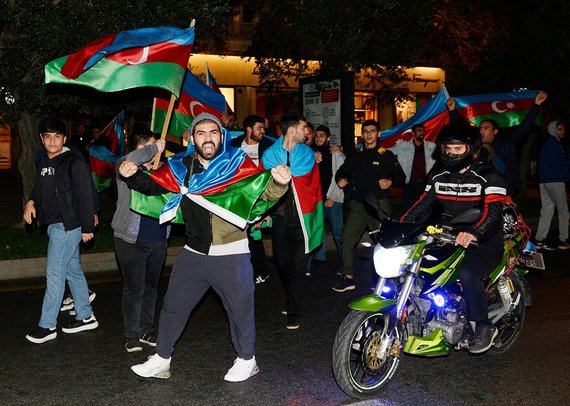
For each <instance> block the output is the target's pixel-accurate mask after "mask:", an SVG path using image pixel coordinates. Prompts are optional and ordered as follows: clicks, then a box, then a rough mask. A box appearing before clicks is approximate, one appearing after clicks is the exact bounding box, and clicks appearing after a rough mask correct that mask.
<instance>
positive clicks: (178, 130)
mask: <svg viewBox="0 0 570 406" xmlns="http://www.w3.org/2000/svg"><path fill="white" fill-rule="evenodd" d="M169 102H170V96H169V95H168V94H164V93H162V92H159V94H158V95H157V97H156V98H155V103H154V109H153V118H154V119H153V127H152V130H153V131H155V132H160V131H161V130H162V127H163V125H164V120H165V118H166V112H167V110H168V104H169ZM225 108H226V99H225V97H224V95H223V94H221V93H218V92H215V91H214V90H212V89H211V88H209V87H208V86H207V85H206V84H205V83H204V82H202V81H201V80H200V79H198V77H196V76H195V75H194V74H192V72H190V71H186V74H185V76H184V81H183V82H182V90H181V92H180V98H179V99H178V100H177V101H176V102H175V103H174V110H173V111H172V118H171V120H170V126H169V127H168V131H167V133H168V134H172V135H176V136H178V137H181V136H182V133H183V132H184V130H186V129H187V128H188V127H190V125H191V124H192V120H193V118H194V117H196V116H197V115H198V114H200V113H210V114H213V115H214V116H216V117H218V118H219V119H220V120H221V118H222V114H223V113H224V111H225Z"/></svg>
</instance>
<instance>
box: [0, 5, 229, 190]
mask: <svg viewBox="0 0 570 406" xmlns="http://www.w3.org/2000/svg"><path fill="white" fill-rule="evenodd" d="M0 4H1V5H0V8H1V9H2V13H0V93H3V94H0V118H2V119H3V120H5V121H7V122H9V123H13V124H14V123H15V124H17V128H18V133H19V135H20V140H21V144H22V148H21V156H20V160H19V165H18V166H19V171H20V174H21V176H22V181H23V186H24V187H23V191H24V199H25V198H26V197H27V196H28V194H29V192H30V190H31V182H32V178H33V166H34V161H33V159H34V156H35V152H36V151H37V150H38V148H39V145H40V144H39V139H38V136H37V127H38V123H39V121H40V119H41V118H42V117H43V116H45V115H48V114H54V113H55V114H57V115H59V116H60V117H74V116H76V115H78V114H83V113H92V114H102V113H109V112H111V113H114V114H116V113H117V112H118V111H119V110H121V109H125V110H126V111H127V112H129V111H131V112H133V113H134V112H136V111H137V107H139V106H140V103H139V104H137V102H139V101H140V99H141V97H142V96H144V93H139V92H136V91H135V92H130V93H128V92H127V93H125V94H126V95H117V94H112V95H110V94H106V95H105V94H98V93H97V92H94V91H90V90H88V89H81V88H79V87H78V88H77V89H70V87H69V86H68V87H66V88H65V89H62V88H60V89H58V90H61V91H64V92H66V93H68V94H65V95H64V94H61V93H60V94H54V93H48V92H47V91H46V87H45V86H44V84H43V81H44V65H45V64H46V63H48V62H50V61H51V60H53V59H55V58H57V57H60V56H64V55H68V54H70V53H72V52H74V51H76V50H77V49H79V48H81V47H82V46H84V45H86V44H87V43H89V42H91V41H93V40H95V39H97V38H101V37H103V36H106V35H108V34H111V33H113V32H117V31H125V30H130V29H136V28H142V27H150V26H162V25H171V26H178V27H188V26H189V24H190V21H191V20H192V19H193V18H195V19H196V21H197V24H196V42H195V45H194V50H195V51H199V50H204V49H209V50H216V49H220V48H221V47H222V46H223V44H224V41H225V32H226V30H225V27H224V24H225V23H226V21H227V20H228V16H229V14H228V13H229V6H228V2H227V1H225V0H194V1H192V2H187V1H183V0H170V1H168V2H157V1H151V0H138V1H136V0H125V1H122V2H119V3H117V2H116V1H112V0H98V1H96V2H95V1H84V0H51V1H45V0H27V1H25V2H23V1H17V0H1V3H0ZM6 97H8V99H9V101H10V102H9V103H7V102H5V100H6ZM146 97H147V100H148V103H147V105H148V110H147V111H148V112H150V99H148V97H149V95H148V94H147V95H146ZM133 104H134V106H133Z"/></svg>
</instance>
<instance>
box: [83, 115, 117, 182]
mask: <svg viewBox="0 0 570 406" xmlns="http://www.w3.org/2000/svg"><path fill="white" fill-rule="evenodd" d="M101 138H105V139H106V140H105V142H100V143H99V142H97V140H94V142H92V143H91V144H89V166H90V167H91V176H92V177H93V182H94V183H95V187H96V188H97V191H98V192H101V191H103V190H105V189H107V188H108V187H109V185H110V184H111V181H112V180H113V176H114V175H115V164H116V163H117V160H118V159H119V158H120V157H122V156H123V155H124V153H125V112H124V111H122V112H120V113H119V114H118V115H117V117H115V118H114V119H113V120H112V121H111V122H110V123H109V124H107V126H106V127H105V128H104V129H103V131H101V135H100V136H99V139H101ZM102 144H106V145H109V146H110V148H107V147H106V146H104V145H102Z"/></svg>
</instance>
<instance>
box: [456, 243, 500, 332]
mask: <svg viewBox="0 0 570 406" xmlns="http://www.w3.org/2000/svg"><path fill="white" fill-rule="evenodd" d="M502 257H503V239H502V235H500V233H499V234H497V235H495V236H494V237H493V238H491V239H490V240H488V241H485V242H484V243H481V244H479V246H478V247H477V248H468V249H467V262H466V264H465V265H464V266H463V267H462V268H461V269H460V270H459V279H460V280H461V286H462V288H463V297H464V298H465V302H466V304H467V314H468V316H469V320H470V321H475V322H478V321H485V320H487V318H488V313H487V295H486V293H485V283H484V281H483V280H484V279H485V278H487V277H488V276H489V275H490V274H491V272H493V270H494V269H495V268H496V267H497V265H499V263H500V262H501V259H502Z"/></svg>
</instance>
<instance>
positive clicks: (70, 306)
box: [60, 290, 97, 316]
mask: <svg viewBox="0 0 570 406" xmlns="http://www.w3.org/2000/svg"><path fill="white" fill-rule="evenodd" d="M96 296H97V293H95V292H93V291H91V290H90V291H89V303H91V302H92V301H94V300H95V297H96ZM61 304H62V305H63V306H62V307H61V310H60V311H62V312H63V311H65V310H69V315H70V316H75V315H76V314H77V313H76V312H75V309H74V307H75V304H74V303H73V297H71V295H69V296H67V297H66V298H65V299H63V302H61Z"/></svg>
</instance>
